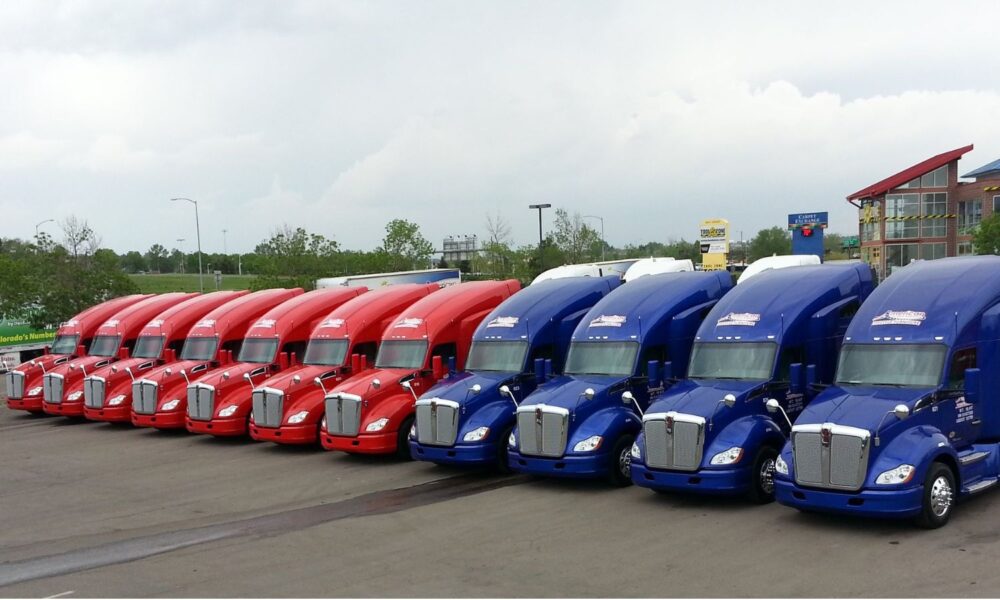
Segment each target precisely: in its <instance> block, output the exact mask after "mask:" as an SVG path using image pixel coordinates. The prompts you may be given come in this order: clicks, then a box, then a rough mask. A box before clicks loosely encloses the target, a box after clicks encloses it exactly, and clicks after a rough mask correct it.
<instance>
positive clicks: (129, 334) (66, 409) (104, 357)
mask: <svg viewBox="0 0 1000 600" xmlns="http://www.w3.org/2000/svg"><path fill="white" fill-rule="evenodd" d="M196 295H197V294H194V293H181V292H176V293H171V294H159V295H157V296H152V297H150V298H146V299H145V300H140V301H139V302H136V303H135V304H131V305H129V306H127V307H125V308H124V309H122V310H120V311H118V312H116V313H115V314H113V315H112V316H111V318H110V319H108V320H107V321H105V322H104V323H102V324H101V326H100V327H98V328H97V331H96V332H95V333H94V341H93V342H91V344H90V350H88V351H87V355H86V356H82V357H80V358H77V359H74V360H72V361H70V362H69V363H64V364H62V365H59V366H58V367H56V368H54V369H51V370H50V371H49V372H48V373H46V374H45V376H44V377H43V378H42V394H43V396H44V398H45V401H44V402H43V403H42V410H44V411H45V412H46V413H48V414H50V415H62V416H66V417H82V416H83V380H84V379H85V378H86V377H87V376H89V375H90V374H91V373H93V372H94V371H96V370H98V369H100V368H101V367H105V366H107V365H110V364H111V363H113V362H117V361H119V360H125V359H127V358H128V357H129V353H130V352H131V351H132V349H133V348H135V344H136V341H137V340H138V337H139V332H140V331H142V328H143V327H144V326H145V325H146V323H148V322H149V320H150V319H152V318H153V317H155V316H156V315H158V314H160V313H161V312H163V311H164V310H166V309H168V308H170V307H171V306H174V305H176V304H180V303H181V302H184V301H185V300H187V299H189V298H192V297H194V296H196Z"/></svg>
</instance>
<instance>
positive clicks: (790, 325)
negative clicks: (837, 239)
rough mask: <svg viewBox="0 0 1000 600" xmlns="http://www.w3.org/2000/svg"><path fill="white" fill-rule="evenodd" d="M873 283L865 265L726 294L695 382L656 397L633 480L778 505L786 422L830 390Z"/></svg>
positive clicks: (789, 273) (786, 272)
mask: <svg viewBox="0 0 1000 600" xmlns="http://www.w3.org/2000/svg"><path fill="white" fill-rule="evenodd" d="M873 287H874V283H873V281H872V276H871V269H870V268H869V267H868V266H867V265H842V266H833V265H830V266H809V267H790V268H783V269H780V270H768V271H765V272H762V273H759V274H758V275H757V276H755V277H754V278H753V279H751V280H747V281H744V282H742V283H740V284H739V285H737V286H736V287H735V288H734V289H733V290H732V291H731V292H729V293H728V294H726V296H725V297H724V298H722V300H720V301H719V303H718V304H716V305H715V308H713V309H712V312H710V313H709V314H708V316H707V317H706V318H705V321H704V322H703V323H702V324H701V327H700V328H699V329H698V334H697V336H696V337H695V342H694V347H693V348H692V351H691V362H690V363H689V365H688V371H687V379H686V380H684V381H682V382H679V383H677V384H676V385H674V386H673V387H671V388H670V389H669V390H666V391H665V392H663V394H661V395H660V396H658V397H657V398H655V399H654V401H653V402H652V403H651V404H650V405H649V408H648V409H647V411H646V413H645V414H644V415H643V417H642V428H643V431H642V433H641V434H640V435H639V437H638V439H637V440H636V442H635V445H634V446H633V447H632V460H631V474H632V482H633V483H634V484H635V485H637V486H641V487H647V488H650V489H653V490H657V491H687V492H697V493H705V494H746V495H747V496H748V497H749V498H750V499H751V500H752V501H755V502H761V503H763V502H770V501H771V500H773V499H774V461H775V459H776V458H777V456H778V453H779V452H780V451H781V447H782V446H783V445H784V443H785V440H786V438H787V436H788V429H789V427H788V424H787V423H786V422H785V420H784V419H783V418H781V417H780V416H777V415H774V414H772V413H771V412H769V411H768V408H767V407H766V406H765V402H766V401H769V400H771V399H774V400H775V401H776V402H778V403H780V405H781V407H782V408H783V410H784V411H785V413H786V414H788V415H790V416H791V417H792V418H794V417H795V416H796V415H798V414H799V413H800V412H801V411H802V409H803V408H804V407H805V406H806V405H808V404H809V402H810V401H811V400H812V399H813V398H814V397H815V396H816V394H817V393H818V391H819V387H818V385H829V384H830V383H831V382H832V380H833V374H834V371H835V368H836V362H837V352H838V351H839V349H840V344H841V341H842V340H843V336H844V331H845V330H846V329H847V325H848V324H849V323H850V321H851V317H852V316H853V315H854V314H855V313H856V312H857V310H858V307H859V306H860V305H861V303H862V302H863V301H864V300H865V298H867V297H868V295H869V294H870V293H871V291H872V289H873Z"/></svg>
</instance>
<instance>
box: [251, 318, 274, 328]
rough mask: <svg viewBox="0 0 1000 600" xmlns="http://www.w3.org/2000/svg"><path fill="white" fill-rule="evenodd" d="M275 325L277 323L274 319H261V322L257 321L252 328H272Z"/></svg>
mask: <svg viewBox="0 0 1000 600" xmlns="http://www.w3.org/2000/svg"><path fill="white" fill-rule="evenodd" d="M275 323H277V321H276V320H274V319H261V320H259V321H257V322H256V323H254V324H253V326H254V327H274V324H275Z"/></svg>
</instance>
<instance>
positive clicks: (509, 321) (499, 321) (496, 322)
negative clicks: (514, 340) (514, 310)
mask: <svg viewBox="0 0 1000 600" xmlns="http://www.w3.org/2000/svg"><path fill="white" fill-rule="evenodd" d="M518 321H520V319H518V318H517V317H497V318H495V319H493V320H491V321H490V322H489V323H487V324H486V328H487V329H489V328H490V327H507V328H510V327H513V326H515V325H517V323H518Z"/></svg>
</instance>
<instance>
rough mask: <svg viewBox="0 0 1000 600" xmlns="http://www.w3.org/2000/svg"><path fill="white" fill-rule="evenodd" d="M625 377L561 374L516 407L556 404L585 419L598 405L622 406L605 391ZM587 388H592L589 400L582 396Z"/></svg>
mask: <svg viewBox="0 0 1000 600" xmlns="http://www.w3.org/2000/svg"><path fill="white" fill-rule="evenodd" d="M626 380H627V378H625V377H618V376H608V375H560V376H558V377H556V378H554V379H552V380H550V381H548V382H546V383H545V384H543V385H541V386H539V387H538V388H537V389H536V390H535V391H534V392H532V393H531V394H529V395H528V397H527V398H525V399H524V400H523V401H522V402H520V403H519V406H531V405H534V404H545V405H548V406H559V407H562V408H566V409H569V411H570V413H571V414H573V415H574V418H575V419H584V418H586V417H587V416H589V415H591V414H592V413H594V412H596V411H597V410H599V409H601V408H607V407H608V406H621V401H620V400H619V399H618V398H613V399H612V398H610V397H609V396H608V391H609V390H610V389H611V387H613V386H615V385H616V384H619V383H623V382H625V381H626ZM587 388H591V389H593V390H594V397H593V398H591V399H590V400H587V399H585V398H584V397H583V395H582V394H583V392H584V391H585V390H586V389H587Z"/></svg>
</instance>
